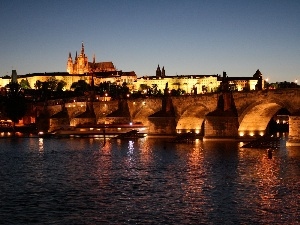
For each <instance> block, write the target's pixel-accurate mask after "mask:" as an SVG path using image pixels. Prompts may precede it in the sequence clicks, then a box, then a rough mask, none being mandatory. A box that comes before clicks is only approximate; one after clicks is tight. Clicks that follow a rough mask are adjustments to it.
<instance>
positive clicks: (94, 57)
mask: <svg viewBox="0 0 300 225" xmlns="http://www.w3.org/2000/svg"><path fill="white" fill-rule="evenodd" d="M95 63H96V56H95V54H94V55H93V64H95Z"/></svg>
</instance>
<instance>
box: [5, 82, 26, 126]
mask: <svg viewBox="0 0 300 225" xmlns="http://www.w3.org/2000/svg"><path fill="white" fill-rule="evenodd" d="M7 87H8V88H9V90H8V92H7V96H6V99H5V103H4V108H5V113H6V116H7V117H8V118H9V119H11V121H12V122H13V128H15V124H16V123H18V122H19V120H20V119H21V118H22V117H23V116H24V115H25V113H26V109H27V107H26V100H25V97H24V94H23V91H22V89H21V86H20V85H19V84H18V83H15V82H11V83H9V84H8V85H7Z"/></svg>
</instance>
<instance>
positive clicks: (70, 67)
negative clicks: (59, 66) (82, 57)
mask: <svg viewBox="0 0 300 225" xmlns="http://www.w3.org/2000/svg"><path fill="white" fill-rule="evenodd" d="M67 72H68V73H69V74H72V73H73V59H72V56H71V52H69V57H68V62H67Z"/></svg>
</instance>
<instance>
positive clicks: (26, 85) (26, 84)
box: [20, 79, 31, 89]
mask: <svg viewBox="0 0 300 225" xmlns="http://www.w3.org/2000/svg"><path fill="white" fill-rule="evenodd" d="M20 86H21V88H22V89H31V87H30V84H29V82H28V80H27V79H22V80H21V81H20Z"/></svg>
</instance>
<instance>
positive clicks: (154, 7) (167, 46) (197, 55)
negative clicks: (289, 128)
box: [0, 0, 300, 82]
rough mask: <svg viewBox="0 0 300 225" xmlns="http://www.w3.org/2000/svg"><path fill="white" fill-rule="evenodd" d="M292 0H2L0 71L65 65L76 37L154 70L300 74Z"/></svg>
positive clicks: (291, 77) (139, 69)
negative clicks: (249, 0) (285, 0)
mask: <svg viewBox="0 0 300 225" xmlns="http://www.w3.org/2000/svg"><path fill="white" fill-rule="evenodd" d="M299 10H300V2H298V1H292V0H290V1H287V2H282V1H277V0H274V1H251V2H248V1H230V2H226V1H185V2H184V1H167V0H166V1H92V0H90V1H86V2H85V4H82V2H81V1H77V0H76V1H67V0H65V1H57V0H54V1H51V2H48V1H26V2H23V1H17V0H13V1H9V2H8V1H4V2H2V7H1V9H0V12H1V13H0V19H1V23H0V31H1V37H2V40H1V42H0V49H1V53H0V76H4V75H11V70H13V69H15V70H17V72H18V74H27V73H38V72H65V71H66V63H67V58H68V54H69V52H71V53H72V56H73V57H74V56H75V52H76V51H77V52H80V48H81V43H82V42H83V43H84V45H85V52H86V55H87V56H88V58H89V61H92V57H93V55H94V54H95V55H96V61H97V62H100V61H112V62H113V63H114V65H115V66H116V68H117V69H120V70H123V71H135V72H136V74H137V75H138V77H141V76H146V75H148V76H153V75H155V70H156V67H157V65H158V64H159V65H160V66H161V67H162V66H164V67H165V69H166V75H169V76H171V75H176V74H178V75H181V74H222V72H223V71H226V72H227V74H228V76H232V77H235V76H236V77H238V76H246V77H247V76H252V75H253V74H254V73H255V71H256V70H257V69H259V70H260V71H261V72H262V74H263V76H264V78H269V81H270V82H272V81H274V82H275V81H289V82H292V81H295V80H296V79H299V78H300V76H299V75H300V72H299V71H300V63H299V60H300V29H299V26H298V22H299V21H300V15H299Z"/></svg>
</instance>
